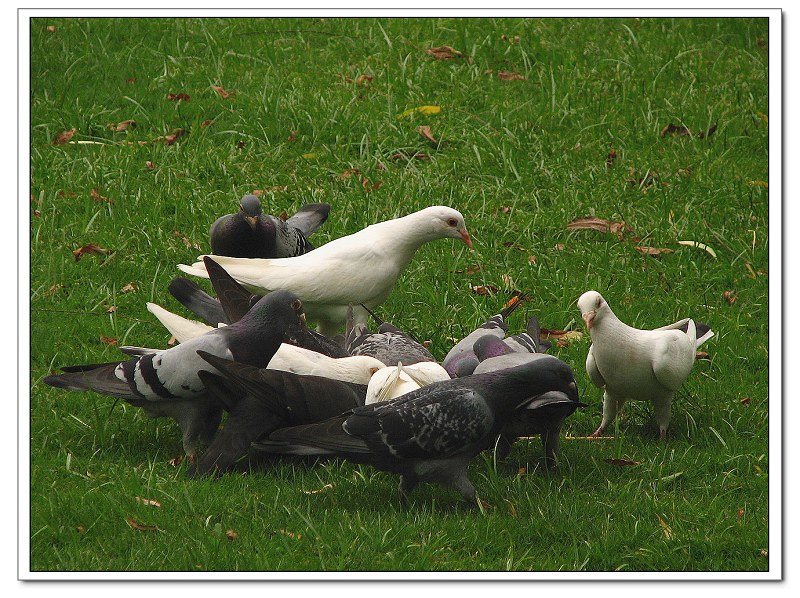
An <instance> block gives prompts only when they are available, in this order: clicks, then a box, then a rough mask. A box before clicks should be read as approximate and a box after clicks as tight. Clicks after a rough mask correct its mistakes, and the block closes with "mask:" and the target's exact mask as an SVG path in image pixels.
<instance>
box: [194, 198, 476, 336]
mask: <svg viewBox="0 0 800 598" xmlns="http://www.w3.org/2000/svg"><path fill="white" fill-rule="evenodd" d="M445 237H452V238H455V239H461V240H462V241H464V243H466V244H467V245H468V246H469V247H472V241H471V240H470V237H469V233H468V232H467V229H466V226H465V224H464V218H463V216H462V215H461V214H460V213H459V212H458V211H456V210H454V209H452V208H448V207H445V206H432V207H429V208H425V209H423V210H420V211H418V212H414V213H413V214H409V215H408V216H404V217H402V218H395V219H393V220H387V221H385V222H379V223H377V224H373V225H371V226H368V227H366V228H365V229H363V230H361V231H359V232H357V233H355V234H352V235H348V236H346V237H341V238H339V239H336V240H334V241H331V242H330V243H327V244H326V245H323V246H322V247H320V248H318V249H315V250H314V251H312V252H310V253H306V254H303V255H299V256H296V257H290V258H282V259H247V258H231V257H223V256H211V257H212V258H213V259H214V261H216V262H218V263H219V265H220V266H222V267H223V268H224V269H225V270H226V271H227V272H228V273H229V274H230V275H231V276H232V277H233V278H234V279H236V280H237V281H238V282H239V283H241V284H242V285H243V286H245V287H247V288H248V289H250V290H251V291H253V292H255V293H260V294H266V293H267V292H269V291H273V290H276V289H284V290H291V291H292V292H294V293H295V294H297V295H298V296H299V297H300V298H301V299H302V301H303V305H304V309H305V311H306V314H307V315H308V317H309V318H310V319H313V320H315V321H316V322H317V323H318V324H319V327H320V332H322V333H323V334H328V335H332V334H333V333H335V332H336V330H337V329H338V327H339V325H340V324H341V323H343V322H344V321H345V318H346V316H347V306H348V305H353V306H354V315H355V319H356V321H357V322H362V323H365V322H366V321H367V318H368V314H367V312H366V311H365V310H364V309H362V308H360V307H358V306H359V305H361V304H363V305H364V306H366V307H367V308H369V309H374V308H375V307H377V306H378V305H380V304H381V303H383V302H384V301H386V299H387V298H388V297H389V294H390V293H391V291H392V288H393V287H394V285H395V282H397V279H398V277H399V276H400V274H401V273H402V272H403V270H404V269H405V268H406V266H407V265H408V263H409V262H410V261H411V259H412V258H413V257H414V254H415V253H416V251H417V250H418V249H419V248H420V247H421V246H422V245H423V244H425V243H428V242H429V241H433V240H436V239H441V238H445ZM200 259H202V257H201V258H200ZM178 267H179V268H180V269H181V270H182V271H184V272H186V273H187V274H192V275H194V276H201V277H203V278H208V273H207V272H206V269H205V265H204V264H203V262H202V261H200V262H196V263H194V264H192V265H191V266H187V265H185V264H180V265H179V266H178Z"/></svg>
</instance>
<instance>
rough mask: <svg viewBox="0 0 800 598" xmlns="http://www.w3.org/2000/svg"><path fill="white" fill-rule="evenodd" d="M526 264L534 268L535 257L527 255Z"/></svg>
mask: <svg viewBox="0 0 800 598" xmlns="http://www.w3.org/2000/svg"><path fill="white" fill-rule="evenodd" d="M528 263H529V264H530V265H531V266H535V265H536V256H535V255H529V256H528Z"/></svg>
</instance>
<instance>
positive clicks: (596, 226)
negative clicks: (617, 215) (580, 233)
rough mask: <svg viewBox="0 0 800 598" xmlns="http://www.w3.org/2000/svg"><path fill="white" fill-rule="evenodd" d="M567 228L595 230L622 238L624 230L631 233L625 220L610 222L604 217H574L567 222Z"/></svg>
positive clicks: (631, 230)
mask: <svg viewBox="0 0 800 598" xmlns="http://www.w3.org/2000/svg"><path fill="white" fill-rule="evenodd" d="M567 229H569V230H596V231H600V232H602V233H613V234H615V235H617V236H618V237H619V238H620V239H622V237H623V234H624V233H626V232H629V233H633V229H632V228H631V227H630V226H628V225H627V224H625V222H612V221H611V220H606V219H604V218H576V219H575V220H573V221H572V222H570V223H569V224H567Z"/></svg>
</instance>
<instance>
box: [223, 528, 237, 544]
mask: <svg viewBox="0 0 800 598" xmlns="http://www.w3.org/2000/svg"><path fill="white" fill-rule="evenodd" d="M225 537H226V538H228V540H231V541H233V540H235V539H236V538H238V537H239V534H237V533H236V532H235V531H233V530H232V529H229V530H226V531H225Z"/></svg>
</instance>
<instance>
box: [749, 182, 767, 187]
mask: <svg viewBox="0 0 800 598" xmlns="http://www.w3.org/2000/svg"><path fill="white" fill-rule="evenodd" d="M747 184H748V185H750V186H752V187H763V188H764V189H769V183H768V182H767V181H748V183H747Z"/></svg>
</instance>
